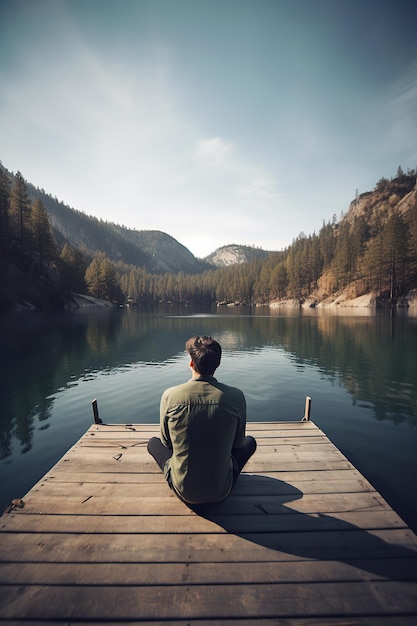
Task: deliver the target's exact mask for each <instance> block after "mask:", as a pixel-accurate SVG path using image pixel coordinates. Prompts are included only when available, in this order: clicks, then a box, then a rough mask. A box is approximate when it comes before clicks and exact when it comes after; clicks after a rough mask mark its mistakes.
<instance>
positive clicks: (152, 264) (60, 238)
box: [27, 183, 207, 273]
mask: <svg viewBox="0 0 417 626" xmlns="http://www.w3.org/2000/svg"><path fill="white" fill-rule="evenodd" d="M27 189H28V194H29V196H30V198H31V199H32V201H33V200H34V199H35V198H40V199H41V200H42V202H43V204H44V205H45V208H46V210H47V212H48V216H49V219H50V223H51V226H52V230H53V233H54V236H55V239H56V241H57V243H58V247H59V248H62V247H63V246H64V244H65V243H68V244H70V245H71V246H73V247H75V248H78V249H80V250H84V251H85V252H86V253H87V254H88V255H89V256H90V257H93V256H94V254H95V252H96V251H98V250H99V251H101V252H104V253H105V254H106V256H107V257H108V258H109V259H111V260H112V261H121V262H123V263H126V264H128V265H135V266H137V267H143V268H144V269H146V270H147V271H148V272H155V273H160V272H171V273H176V272H189V273H199V272H201V271H203V270H204V269H207V263H205V262H204V261H202V260H201V259H197V258H196V257H195V256H194V255H193V254H192V253H191V252H190V251H189V250H188V249H187V248H186V247H185V246H183V245H182V244H180V243H179V242H178V241H177V240H176V239H174V238H173V237H171V236H170V235H167V234H166V233H163V232H161V231H157V230H133V229H129V228H126V227H125V226H119V225H118V224H114V223H112V222H105V221H103V220H98V219H97V218H96V217H93V216H91V215H86V214H85V213H83V212H81V211H78V210H76V209H73V208H71V207H69V206H68V205H66V204H64V203H63V202H60V201H59V200H57V198H53V197H52V196H51V195H49V194H47V193H45V191H44V190H43V189H38V188H37V187H34V186H33V185H32V184H30V183H27Z"/></svg>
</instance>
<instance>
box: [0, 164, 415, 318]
mask: <svg viewBox="0 0 417 626" xmlns="http://www.w3.org/2000/svg"><path fill="white" fill-rule="evenodd" d="M216 254H217V257H216ZM216 254H213V255H211V257H210V260H212V261H213V262H217V263H218V264H220V263H223V266H222V267H215V266H214V265H210V264H208V263H206V262H204V261H202V260H199V259H196V258H195V257H194V256H193V255H192V254H191V252H189V251H188V250H187V249H186V248H185V247H184V246H182V245H181V244H180V243H178V242H177V241H175V239H173V238H172V237H170V236H169V235H167V234H165V233H161V232H158V231H135V230H130V229H127V228H125V227H123V226H119V225H116V224H112V223H109V222H104V221H102V220H97V219H96V218H93V217H89V216H87V215H85V214H84V213H82V212H80V211H76V210H75V209H71V208H70V207H68V206H66V205H64V204H63V203H62V202H59V201H58V200H57V199H56V198H55V199H54V198H52V197H51V196H49V195H48V194H46V193H45V191H44V190H42V189H36V188H35V187H33V186H32V185H30V184H29V183H27V182H26V181H25V180H24V178H23V176H22V174H21V173H20V172H17V173H16V175H11V174H10V173H9V172H7V170H5V169H4V168H2V167H0V255H1V259H2V263H1V270H0V280H1V291H0V309H2V310H4V309H13V308H24V307H25V306H27V307H31V306H32V307H34V308H63V307H64V306H68V304H69V303H70V302H71V298H72V295H71V294H72V293H73V292H77V293H87V294H89V295H91V296H94V297H97V298H103V299H106V300H108V301H111V302H114V303H130V304H149V303H155V302H160V301H177V302H184V301H199V302H207V303H223V304H227V303H234V304H236V303H238V304H269V303H271V302H275V301H283V300H291V301H292V302H295V303H302V302H305V301H307V302H309V303H311V304H318V303H320V302H334V301H338V299H339V300H340V298H341V297H342V295H343V297H344V298H345V299H347V298H351V299H352V298H355V297H358V296H361V295H363V294H372V296H373V299H374V302H376V303H383V302H390V303H391V304H392V303H395V302H397V301H398V300H399V299H400V300H401V301H402V302H405V300H404V298H406V297H407V294H409V292H410V291H412V290H413V289H416V287H417V188H416V172H415V171H414V170H409V171H408V172H407V173H404V172H403V171H402V170H401V168H398V171H397V174H396V176H395V177H394V178H393V179H391V180H387V179H385V178H382V179H381V180H380V181H378V182H377V184H376V186H375V189H374V190H373V191H370V192H367V193H364V194H361V195H360V196H357V197H356V198H355V199H354V200H353V202H352V203H351V205H350V207H349V208H348V211H347V213H346V214H345V215H344V216H343V217H342V218H341V219H340V220H339V221H337V219H336V217H334V219H333V220H332V222H328V223H323V224H322V227H321V229H320V230H319V231H318V233H312V234H310V235H304V234H301V235H299V236H298V237H297V238H296V239H294V240H293V242H292V244H291V245H290V246H288V248H286V249H285V250H282V251H279V252H278V251H277V252H265V251H262V250H260V249H255V248H253V249H252V248H247V247H245V246H238V245H235V244H234V245H230V246H225V247H223V248H221V249H219V250H218V251H216ZM216 258H217V261H215V259H216ZM248 259H249V260H248ZM229 263H232V264H229Z"/></svg>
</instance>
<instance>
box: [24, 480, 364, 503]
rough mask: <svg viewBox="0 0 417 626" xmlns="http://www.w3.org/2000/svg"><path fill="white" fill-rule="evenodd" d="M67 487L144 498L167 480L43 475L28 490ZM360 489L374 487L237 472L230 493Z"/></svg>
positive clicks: (159, 492) (44, 492)
mask: <svg viewBox="0 0 417 626" xmlns="http://www.w3.org/2000/svg"><path fill="white" fill-rule="evenodd" d="M69 489H71V493H72V494H73V495H76V496H77V497H81V498H82V497H87V496H90V497H91V496H101V495H106V496H109V497H115V498H123V499H124V498H144V497H146V496H150V497H160V496H166V495H167V483H166V481H165V479H164V477H163V476H162V475H161V479H160V480H159V481H153V482H135V483H124V482H117V481H113V482H108V483H104V482H92V481H90V480H89V479H88V478H87V479H85V477H84V479H83V480H81V481H78V482H74V481H72V482H70V483H68V482H64V481H56V480H53V479H47V480H44V481H42V483H39V484H38V485H37V486H36V487H35V488H34V489H32V490H31V494H32V495H33V494H35V493H39V494H41V496H42V498H46V497H56V496H57V497H59V496H66V495H67V494H68V490H69ZM363 492H375V489H373V488H372V487H371V485H369V483H366V482H362V481H361V480H358V479H356V480H355V479H350V480H338V481H333V480H327V481H326V480H321V481H318V480H317V481H314V482H313V481H297V480H293V481H292V482H291V484H290V483H288V482H285V481H281V480H278V479H274V478H268V477H264V476H262V477H261V476H256V475H255V476H247V475H243V476H240V478H239V480H238V482H237V484H236V485H235V487H234V488H233V491H232V494H233V495H234V496H240V495H249V496H264V495H271V496H273V495H275V496H279V495H292V496H294V495H297V496H298V497H301V495H304V496H305V495H307V494H325V493H326V494H328V493H333V494H334V493H340V494H348V493H352V494H356V493H363Z"/></svg>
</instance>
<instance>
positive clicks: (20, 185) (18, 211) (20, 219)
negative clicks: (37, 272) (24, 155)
mask: <svg viewBox="0 0 417 626" xmlns="http://www.w3.org/2000/svg"><path fill="white" fill-rule="evenodd" d="M30 213H31V203H30V199H29V194H28V191H27V187H26V182H25V180H24V178H23V176H22V174H21V173H20V172H17V174H16V176H15V180H14V183H13V185H12V191H11V196H10V213H9V215H10V230H11V236H12V238H15V239H16V240H17V244H18V246H19V249H20V252H26V253H29V251H30V243H31V242H30V235H31V225H30Z"/></svg>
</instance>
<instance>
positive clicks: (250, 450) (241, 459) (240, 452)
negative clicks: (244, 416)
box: [232, 435, 256, 474]
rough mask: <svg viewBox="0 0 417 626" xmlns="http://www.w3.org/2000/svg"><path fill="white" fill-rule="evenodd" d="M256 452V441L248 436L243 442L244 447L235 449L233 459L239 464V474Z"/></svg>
mask: <svg viewBox="0 0 417 626" xmlns="http://www.w3.org/2000/svg"><path fill="white" fill-rule="evenodd" d="M255 450H256V439H255V438H254V437H251V435H247V436H246V437H245V438H244V440H243V445H242V446H240V448H234V449H233V450H232V457H233V458H234V460H235V461H236V463H237V466H238V470H239V474H240V472H241V471H242V469H243V467H244V466H245V465H246V463H247V462H248V461H249V459H250V457H251V456H252V454H254V452H255Z"/></svg>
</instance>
